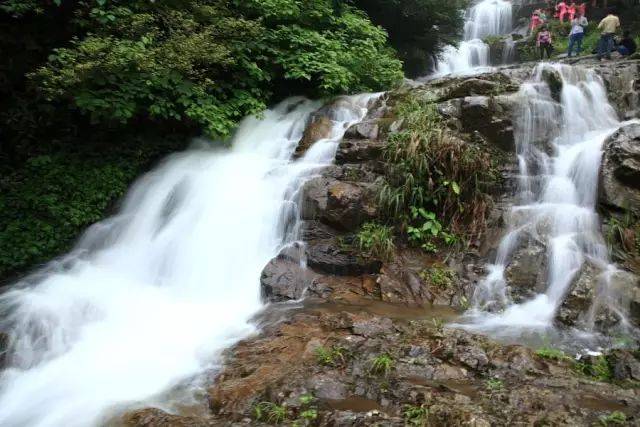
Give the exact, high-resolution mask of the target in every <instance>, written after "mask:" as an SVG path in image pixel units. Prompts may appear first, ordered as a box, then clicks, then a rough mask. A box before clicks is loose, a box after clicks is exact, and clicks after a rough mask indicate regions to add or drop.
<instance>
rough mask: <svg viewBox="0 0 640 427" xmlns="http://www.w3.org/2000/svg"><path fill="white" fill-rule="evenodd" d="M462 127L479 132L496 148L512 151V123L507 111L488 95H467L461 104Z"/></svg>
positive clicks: (468, 130) (465, 129)
mask: <svg viewBox="0 0 640 427" xmlns="http://www.w3.org/2000/svg"><path fill="white" fill-rule="evenodd" d="M461 110H462V112H461V120H462V128H463V130H464V131H465V132H475V131H477V132H479V133H480V134H482V135H483V136H484V137H486V138H487V139H488V140H489V142H490V143H492V144H494V145H496V146H497V147H498V148H500V149H502V150H504V151H508V152H510V153H511V152H513V149H514V139H513V138H514V137H513V123H512V122H511V117H510V114H508V112H506V111H503V110H502V108H500V106H499V104H497V103H496V102H494V101H493V100H492V99H491V98H490V97H488V96H469V97H466V98H464V100H463V102H462V106H461Z"/></svg>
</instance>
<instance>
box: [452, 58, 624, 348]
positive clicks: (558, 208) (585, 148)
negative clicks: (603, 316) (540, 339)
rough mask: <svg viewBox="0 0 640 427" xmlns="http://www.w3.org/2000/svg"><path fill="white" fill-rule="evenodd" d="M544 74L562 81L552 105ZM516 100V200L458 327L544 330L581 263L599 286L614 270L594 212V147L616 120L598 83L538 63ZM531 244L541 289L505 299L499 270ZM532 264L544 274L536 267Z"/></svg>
mask: <svg viewBox="0 0 640 427" xmlns="http://www.w3.org/2000/svg"><path fill="white" fill-rule="evenodd" d="M545 73H555V74H556V75H557V76H558V77H559V78H560V79H561V81H562V85H563V86H562V92H561V94H560V99H559V102H558V101H557V100H554V99H553V96H552V92H551V90H550V88H549V85H548V84H547V83H546V82H545V78H544V75H545ZM518 98H519V101H518V102H519V106H520V109H519V111H518V113H517V114H516V117H515V127H516V148H517V157H518V164H519V168H520V179H519V183H518V184H519V193H518V198H517V203H516V205H515V206H513V208H512V210H511V213H510V215H509V221H510V223H509V231H508V233H507V234H506V235H505V237H504V238H503V240H502V242H501V244H500V246H499V248H498V252H497V255H496V260H495V262H494V264H491V265H489V266H488V271H489V273H488V275H487V277H486V278H485V280H484V281H483V282H482V283H480V284H479V286H478V288H477V289H476V292H475V295H474V305H475V308H474V309H473V310H471V311H470V313H469V314H468V319H467V320H469V321H470V324H466V325H463V326H464V327H466V328H469V329H473V330H480V331H487V332H490V333H495V334H498V335H507V334H517V333H519V331H521V329H520V328H525V329H527V328H528V329H545V328H550V327H551V326H552V323H553V320H554V317H555V316H556V314H557V311H558V308H559V307H560V305H561V304H562V302H563V300H564V298H565V296H566V294H567V292H568V290H569V287H570V285H571V283H572V281H573V280H574V279H575V278H576V275H577V273H578V272H579V271H580V270H581V269H582V268H583V266H584V265H585V263H587V262H588V263H590V264H591V265H593V266H595V267H596V268H597V269H598V270H599V271H601V272H602V273H601V277H600V279H599V280H601V281H603V282H604V285H605V286H606V281H607V277H609V276H610V275H611V274H612V271H615V267H614V266H613V265H610V263H609V259H608V254H607V249H606V246H605V244H604V241H603V238H602V235H601V232H600V221H599V218H598V215H597V213H596V211H595V204H596V194H597V189H598V175H599V170H600V162H601V157H602V144H603V142H604V140H605V139H606V137H607V136H608V135H610V134H611V133H612V132H613V131H615V130H616V129H617V128H618V127H619V125H620V123H619V122H618V119H617V117H616V113H615V111H614V109H613V107H612V106H611V105H610V104H609V102H608V100H607V96H606V91H605V88H604V85H603V82H602V80H601V79H600V77H598V76H597V75H596V74H595V73H594V72H592V71H587V70H584V69H581V68H577V67H571V66H568V65H558V64H544V63H542V64H539V65H538V67H537V68H536V69H535V71H534V75H533V77H532V79H531V80H530V81H529V82H527V83H524V84H523V85H522V86H521V89H520V93H519V94H518ZM535 242H539V243H538V244H539V245H542V246H543V247H544V250H545V251H546V255H545V256H546V258H547V263H546V264H547V267H546V277H545V278H544V286H545V289H544V291H543V292H541V293H539V294H537V295H536V296H534V297H533V298H531V299H529V300H528V301H525V302H523V303H521V304H513V303H512V301H511V299H510V298H509V292H508V287H507V281H506V279H505V270H506V268H507V266H508V265H509V263H510V262H511V261H512V257H513V255H514V252H515V251H516V249H517V248H518V247H520V246H521V245H525V246H526V245H531V244H536V243H535ZM540 269H541V271H542V272H544V270H543V266H542V265H541V266H540ZM534 285H535V284H534V283H531V284H530V286H531V288H533V287H534Z"/></svg>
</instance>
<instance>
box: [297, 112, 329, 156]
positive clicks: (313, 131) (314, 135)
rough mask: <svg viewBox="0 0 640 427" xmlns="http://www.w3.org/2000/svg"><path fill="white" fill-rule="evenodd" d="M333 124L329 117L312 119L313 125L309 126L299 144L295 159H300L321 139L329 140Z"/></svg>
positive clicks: (320, 116) (321, 116)
mask: <svg viewBox="0 0 640 427" xmlns="http://www.w3.org/2000/svg"><path fill="white" fill-rule="evenodd" d="M332 128H333V122H332V121H331V119H330V118H329V117H328V116H325V115H316V116H314V117H312V119H311V123H309V125H308V126H307V128H306V129H305V130H304V133H303V134H302V139H300V142H298V146H297V147H296V151H295V153H294V157H300V156H302V155H303V154H304V153H306V152H307V150H308V149H309V148H310V147H311V146H312V145H313V144H315V143H316V142H318V141H320V140H321V139H325V138H329V137H330V136H331V130H332Z"/></svg>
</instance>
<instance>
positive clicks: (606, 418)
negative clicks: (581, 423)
mask: <svg viewBox="0 0 640 427" xmlns="http://www.w3.org/2000/svg"><path fill="white" fill-rule="evenodd" d="M626 423H627V416H626V415H625V414H624V413H623V412H620V411H613V412H611V413H610V414H607V415H602V416H601V417H600V424H602V425H603V426H613V425H624V424H626Z"/></svg>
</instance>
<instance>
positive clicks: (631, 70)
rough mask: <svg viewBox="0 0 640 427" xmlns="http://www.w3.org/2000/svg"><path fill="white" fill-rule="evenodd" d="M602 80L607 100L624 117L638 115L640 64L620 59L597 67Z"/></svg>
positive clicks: (639, 115) (629, 117)
mask: <svg viewBox="0 0 640 427" xmlns="http://www.w3.org/2000/svg"><path fill="white" fill-rule="evenodd" d="M596 71H597V72H598V74H599V75H600V76H601V77H602V79H603V80H604V83H605V86H606V87H607V92H608V94H609V100H610V101H611V102H612V103H613V105H614V106H615V108H616V110H617V111H618V115H619V116H620V117H621V118H622V119H624V120H628V119H632V118H634V117H640V78H639V77H638V76H639V72H640V66H639V64H638V62H637V61H633V62H631V61H621V62H615V63H613V64H607V66H601V67H597V68H596Z"/></svg>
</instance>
